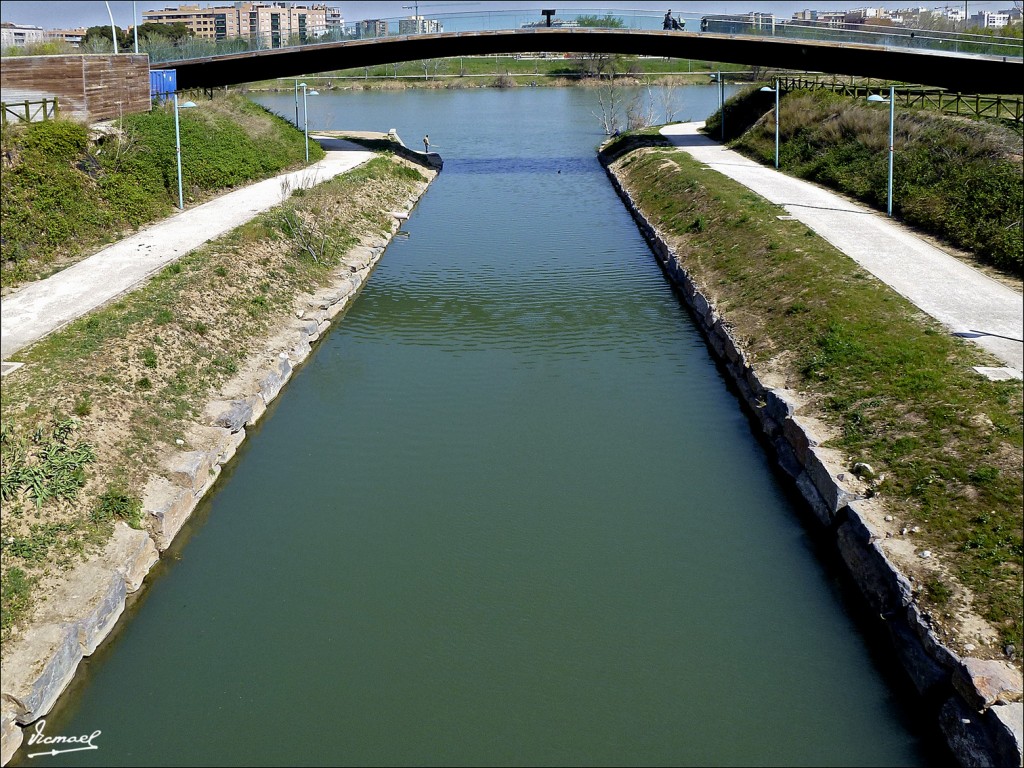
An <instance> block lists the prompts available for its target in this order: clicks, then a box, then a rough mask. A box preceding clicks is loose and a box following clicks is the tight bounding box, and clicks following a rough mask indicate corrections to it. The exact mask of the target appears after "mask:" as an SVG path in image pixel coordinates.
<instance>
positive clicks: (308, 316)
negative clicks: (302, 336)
mask: <svg viewBox="0 0 1024 768" xmlns="http://www.w3.org/2000/svg"><path fill="white" fill-rule="evenodd" d="M326 318H327V310H326V309H319V308H316V309H314V308H312V307H311V308H309V309H307V310H306V311H305V312H303V313H302V320H303V322H306V323H311V322H312V323H316V324H317V325H319V324H320V323H322V322H323V321H324V320H325V319H326Z"/></svg>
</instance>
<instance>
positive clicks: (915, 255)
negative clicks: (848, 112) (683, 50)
mask: <svg viewBox="0 0 1024 768" xmlns="http://www.w3.org/2000/svg"><path fill="white" fill-rule="evenodd" d="M702 126H703V123H680V124H677V125H669V126H665V127H664V128H662V129H661V133H662V134H663V135H664V136H665V137H666V138H668V139H669V140H670V141H671V142H672V143H673V144H674V145H676V146H678V147H680V148H681V149H684V150H686V151H687V152H689V153H690V154H691V155H692V156H693V157H694V158H695V159H696V160H699V161H701V162H702V163H705V164H706V165H707V166H708V167H709V168H711V169H712V170H715V171H718V172H719V173H721V174H723V175H725V176H728V177H730V178H732V179H735V180H736V181H738V182H739V183H740V184H742V185H744V186H745V187H747V188H749V189H750V190H752V191H753V192H756V193H757V194H759V195H761V196H762V197H764V198H765V199H766V200H769V201H770V202H772V203H775V204H777V205H781V206H782V207H783V208H785V210H786V212H787V213H788V214H790V215H791V216H793V217H795V218H796V219H798V220H799V221H801V222H803V223H804V224H806V225H807V226H808V227H810V228H811V229H813V230H814V231H815V232H817V233H818V235H820V236H821V237H823V238H825V239H826V240H828V242H830V243H831V244H832V245H834V246H835V247H836V248H838V249H839V250H840V251H842V252H843V253H845V254H846V255H847V256H849V257H850V258H852V259H853V260H854V261H856V262H857V263H858V264H860V265H861V266H862V267H864V269H866V270H867V271H868V272H871V273H872V274H873V275H875V276H876V277H877V278H878V279H879V280H881V281H882V282H884V283H887V284H888V285H889V286H891V287H892V288H893V289H894V290H896V291H897V292H898V293H901V294H902V295H903V296H905V297H906V298H907V299H909V300H910V301H911V302H913V303H914V304H915V305H916V306H917V307H918V308H920V309H921V310H922V311H924V312H925V313H927V314H929V315H931V316H932V317H934V318H935V319H936V320H938V321H939V322H941V323H942V324H943V325H945V326H946V327H947V328H949V329H950V331H951V332H952V333H954V334H956V335H959V336H962V337H964V338H969V339H971V340H972V341H974V342H976V343H977V344H979V345H980V346H981V347H983V348H985V349H986V350H988V351H989V352H991V353H992V354H994V355H995V356H996V357H998V358H999V359H1000V360H1002V361H1003V362H1004V363H1005V364H1006V366H1007V367H1008V368H1010V369H1012V372H1010V371H1007V372H1006V373H1007V374H1009V375H1013V376H1014V377H1015V378H1020V377H1021V371H1022V370H1024V342H1022V340H1024V297H1022V295H1021V294H1020V293H1018V292H1017V291H1015V290H1013V289H1012V288H1009V287H1007V286H1005V285H1003V284H1002V283H1000V282H997V281H996V280H993V279H992V278H990V277H988V276H987V275H985V274H983V273H981V272H979V271H978V270H976V269H974V268H972V267H970V266H968V265H966V264H964V263H963V262H962V261H959V260H958V259H955V258H953V257H952V256H950V255H949V254H947V253H945V252H944V251H942V250H940V249H939V248H936V247H935V246H933V245H931V244H929V243H927V242H925V241H924V240H922V239H921V238H919V237H917V236H915V235H914V234H913V233H911V232H909V231H908V230H907V228H906V227H904V226H902V225H900V224H896V223H894V222H893V221H891V220H890V219H888V218H887V217H886V216H884V215H881V214H879V213H877V212H875V211H873V210H870V209H868V208H865V207H863V206H861V205H858V204H857V203H853V202H850V201H849V200H846V199H844V198H842V197H840V196H839V195H836V194H834V193H832V192H829V191H828V190H825V189H822V188H821V187H818V186H816V185H814V184H811V183H809V182H806V181H802V180H800V179H796V178H793V177H792V176H787V175H786V174H784V173H780V172H779V171H776V170H775V169H774V168H771V167H768V166H764V165H761V164H760V163H756V162H754V161H753V160H750V159H748V158H746V157H744V156H743V155H741V154H739V153H738V152H734V151H732V150H730V149H726V148H725V147H723V146H722V145H721V144H719V143H718V142H715V141H712V140H711V139H709V138H708V137H706V136H704V135H703V134H701V133H698V130H699V129H700V128H701V127H702ZM996 375H998V373H996Z"/></svg>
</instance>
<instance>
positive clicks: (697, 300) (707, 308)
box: [690, 290, 711, 320]
mask: <svg viewBox="0 0 1024 768" xmlns="http://www.w3.org/2000/svg"><path fill="white" fill-rule="evenodd" d="M690 306H692V307H693V312H694V314H695V315H697V317H699V318H701V319H702V320H705V319H706V318H707V316H708V315H709V314H710V313H711V305H710V304H708V300H707V299H705V298H704V294H703V293H701V292H700V291H697V290H695V291H694V292H693V298H692V299H691V300H690Z"/></svg>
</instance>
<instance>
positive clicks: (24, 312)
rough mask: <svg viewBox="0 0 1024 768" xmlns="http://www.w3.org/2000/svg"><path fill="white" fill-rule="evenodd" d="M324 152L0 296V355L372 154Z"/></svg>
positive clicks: (335, 146)
mask: <svg viewBox="0 0 1024 768" xmlns="http://www.w3.org/2000/svg"><path fill="white" fill-rule="evenodd" d="M319 141H320V145H321V146H322V147H323V148H324V149H326V150H327V156H326V157H324V158H323V159H322V160H321V161H319V162H318V163H316V164H314V165H311V166H309V167H307V168H303V169H302V170H299V171H293V172H291V173H285V174H282V175H280V176H275V177H273V178H270V179H265V180H263V181H259V182H256V183H255V184H250V185H249V186H247V187H242V188H241V189H236V190H234V191H233V192H228V193H227V194H225V195H222V196H220V197H218V198H216V199H214V200H210V201H209V202H207V203H203V204H202V205H197V206H196V207H195V208H189V209H187V210H184V211H181V212H180V213H177V214H175V215H173V216H171V217H170V218H167V219H164V220H163V221H161V222H158V223H157V224H154V225H152V226H150V227H147V228H146V229H143V230H140V231H139V232H137V233H136V234H134V235H132V236H131V237H127V238H125V239H124V240H121V241H120V242H117V243H114V244H113V245H110V246H108V247H106V248H104V249H103V250H102V251H99V252H98V253H95V254H93V255H92V256H90V257H88V258H87V259H83V260H82V261H80V262H78V263H77V264H75V265H73V266H71V267H68V268H67V269H65V270H62V271H60V272H58V273H57V274H55V275H52V276H50V277H48V278H46V279H45V280H40V281H38V282H35V283H32V284H30V285H27V286H25V287H24V288H22V289H20V290H18V291H14V292H12V293H11V294H10V295H8V296H4V297H3V300H2V301H0V358H2V359H3V360H7V358H8V357H9V356H10V355H12V354H14V353H15V352H17V351H18V350H19V349H22V348H24V347H26V346H28V345H29V344H31V343H32V342H34V341H38V340H39V339H41V338H43V337H44V336H46V335H47V334H49V333H52V332H53V331H55V330H57V329H58V328H61V327H63V326H65V325H67V324H68V323H70V322H71V321H72V320H74V319H76V318H78V317H81V316H82V315H84V314H85V313H87V312H89V311H91V310H93V309H96V308H97V307H99V306H102V305H104V304H106V303H107V302H109V301H111V300H112V299H115V298H117V297H118V296H120V295H122V294H123V293H126V292H127V291H130V290H131V289H133V288H135V287H136V286H138V285H139V284H140V283H142V282H143V281H144V280H145V279H146V278H148V277H149V276H150V275H152V274H155V273H156V272H159V271H160V270H161V269H163V267H164V266H166V265H167V264H169V263H171V262H172V261H175V260H177V259H180V258H181V257H182V256H184V255H185V254H186V253H188V252H189V251H192V250H194V249H196V248H198V247H199V246H201V245H202V244H203V243H205V242H207V241H209V240H213V239H214V238H217V237H220V236H221V235H223V234H224V233H225V232H229V231H230V230H232V229H234V228H235V227H237V226H240V225H242V224H244V223H245V222H247V221H249V220H250V219H252V218H254V217H255V216H256V215H257V214H259V213H262V212H263V211H266V210H269V209H270V208H273V207H274V206H275V205H280V204H281V202H282V201H283V200H284V199H285V198H286V197H287V196H288V195H290V194H291V190H294V189H296V188H298V187H311V186H313V185H314V184H318V183H320V182H322V181H326V180H327V179H331V178H333V177H335V176H337V175H338V174H340V173H345V172H346V171H349V170H352V169H353V168H355V167H356V166H358V165H362V164H363V163H365V162H367V161H368V160H370V159H371V158H373V156H374V153H373V152H370V151H367V150H365V149H363V148H362V147H359V146H357V145H355V144H352V143H349V142H346V141H341V140H338V139H320V140H319Z"/></svg>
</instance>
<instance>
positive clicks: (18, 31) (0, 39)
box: [0, 21, 47, 48]
mask: <svg viewBox="0 0 1024 768" xmlns="http://www.w3.org/2000/svg"><path fill="white" fill-rule="evenodd" d="M46 39H47V37H46V31H45V30H44V29H43V28H42V27H34V26H32V25H30V24H12V23H10V22H9V21H5V22H3V23H0V47H3V48H24V47H25V46H26V45H30V44H32V43H42V42H44V41H45V40H46Z"/></svg>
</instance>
